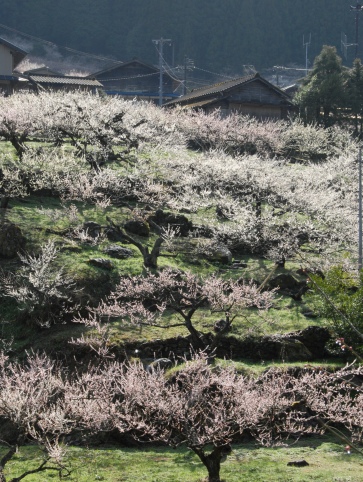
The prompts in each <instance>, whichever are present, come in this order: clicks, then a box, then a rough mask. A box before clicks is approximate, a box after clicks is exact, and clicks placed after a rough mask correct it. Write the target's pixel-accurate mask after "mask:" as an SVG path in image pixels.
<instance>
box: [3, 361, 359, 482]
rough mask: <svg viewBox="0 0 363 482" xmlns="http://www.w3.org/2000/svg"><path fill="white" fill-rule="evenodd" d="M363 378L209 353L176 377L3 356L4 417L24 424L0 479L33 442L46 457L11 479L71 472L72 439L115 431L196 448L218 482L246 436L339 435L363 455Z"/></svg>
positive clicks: (269, 441)
mask: <svg viewBox="0 0 363 482" xmlns="http://www.w3.org/2000/svg"><path fill="white" fill-rule="evenodd" d="M362 376H363V373H362V369H361V368H354V367H352V366H348V367H346V368H345V369H343V370H340V371H337V372H335V373H328V372H325V371H322V370H318V371H312V370H311V369H309V368H308V369H306V370H303V371H302V372H301V373H300V374H298V375H297V376H293V375H292V374H291V373H288V372H286V371H279V370H276V369H275V370H270V371H267V372H266V373H265V374H263V375H262V376H261V377H259V378H257V379H256V378H253V377H246V376H242V375H240V374H238V373H236V371H235V370H234V369H233V368H232V367H221V366H213V365H212V364H211V363H210V357H209V356H207V355H206V354H204V353H199V354H196V355H193V356H192V358H191V360H189V361H186V360H184V364H183V365H181V366H180V367H179V369H178V370H177V371H174V374H173V375H172V376H171V377H170V376H166V374H165V373H164V372H163V371H162V370H160V368H158V367H156V368H153V369H151V370H145V368H144V366H143V365H142V364H141V363H135V362H122V363H120V362H118V361H108V362H107V360H103V362H102V363H99V364H98V366H95V367H93V368H92V367H88V368H87V369H84V368H83V370H82V371H81V372H80V373H73V372H70V371H69V370H65V369H64V368H63V367H62V366H61V365H59V364H56V363H54V362H52V361H51V360H50V359H49V358H47V357H46V356H40V355H29V356H28V358H27V360H26V361H25V362H24V363H18V362H10V361H9V359H8V358H7V357H6V356H5V355H4V354H3V353H2V354H1V357H0V382H1V383H0V416H1V417H2V419H3V420H7V421H11V422H12V423H13V424H14V425H15V427H16V430H17V442H16V443H15V444H13V445H11V444H9V445H8V449H7V450H6V452H5V454H4V455H3V456H2V458H1V460H0V480H1V481H2V482H6V476H5V472H4V470H5V468H6V464H7V463H8V462H9V461H10V460H11V458H12V456H13V455H14V453H15V451H16V448H17V446H21V445H24V444H25V443H27V442H28V441H33V442H34V441H35V442H36V443H37V444H38V445H39V447H40V448H42V449H44V451H45V457H44V460H43V461H42V462H41V463H40V464H39V465H38V466H37V467H36V468H34V469H31V470H29V471H25V472H24V473H22V474H21V475H19V476H18V477H15V478H12V479H11V480H10V481H8V482H18V481H20V480H22V479H23V478H25V477H26V476H27V475H31V474H34V473H40V472H45V471H56V472H58V474H59V475H62V474H63V475H64V474H67V473H69V472H67V468H66V466H65V463H64V453H65V446H64V445H60V443H61V442H62V441H63V439H64V436H65V435H67V434H71V433H72V434H73V436H76V437H78V440H80V441H81V440H83V436H86V437H87V435H89V434H97V433H100V432H109V431H113V430H115V429H116V430H118V431H119V432H121V433H124V432H125V431H127V432H129V433H131V434H133V436H134V437H135V438H136V439H138V440H142V441H143V442H145V441H153V442H162V443H164V444H167V445H169V446H172V447H177V446H179V445H181V444H185V445H187V447H189V448H190V449H191V450H192V451H193V452H194V453H195V454H196V455H197V456H198V457H199V459H200V461H201V462H202V463H203V465H204V466H205V468H206V470H207V471H208V481H209V482H220V470H221V463H222V462H223V460H224V459H225V458H226V456H228V454H229V453H230V452H231V444H233V443H234V442H235V441H237V440H238V437H240V436H241V435H247V436H249V437H253V438H254V439H255V440H256V441H257V442H258V443H259V444H262V445H267V446H271V445H273V444H275V443H276V442H278V443H281V442H283V441H284V440H286V439H292V440H296V439H298V438H299V437H300V436H302V435H304V434H307V433H308V434H310V433H322V432H324V431H326V430H329V431H330V432H331V433H333V434H334V435H335V436H336V437H338V439H339V440H341V441H343V442H344V443H348V444H349V445H350V446H351V447H352V448H353V449H354V450H356V451H357V452H360V453H361V451H360V449H359V446H358V445H359V443H360V442H361V441H362V433H363V414H362V408H363V403H362V396H363V393H362V384H361V383H360V381H361V378H362ZM342 426H343V427H344V428H345V432H342V430H341V427H342Z"/></svg>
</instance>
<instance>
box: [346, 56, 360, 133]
mask: <svg viewBox="0 0 363 482" xmlns="http://www.w3.org/2000/svg"><path fill="white" fill-rule="evenodd" d="M347 95H348V105H349V108H350V111H351V114H352V116H353V122H354V131H355V134H356V135H359V136H360V137H362V131H363V119H362V116H363V65H362V62H361V60H360V59H355V61H354V63H353V68H352V69H351V70H350V71H349V77H348V80H347Z"/></svg>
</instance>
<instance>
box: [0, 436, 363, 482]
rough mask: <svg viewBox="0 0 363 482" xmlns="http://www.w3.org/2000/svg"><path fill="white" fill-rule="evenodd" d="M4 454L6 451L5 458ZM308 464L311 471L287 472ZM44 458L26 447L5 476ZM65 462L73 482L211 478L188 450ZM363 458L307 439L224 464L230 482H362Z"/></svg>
mask: <svg viewBox="0 0 363 482" xmlns="http://www.w3.org/2000/svg"><path fill="white" fill-rule="evenodd" d="M0 453H2V451H1V452H0ZM301 459H304V460H306V461H307V462H308V463H309V466H307V467H300V468H299V467H288V466H287V463H288V462H290V461H294V460H301ZM40 460H41V453H39V451H38V450H37V448H36V447H34V446H28V447H23V448H21V449H20V451H19V453H18V454H17V455H16V456H15V457H14V458H13V459H12V460H11V462H10V463H9V464H7V466H6V471H5V473H6V476H7V477H14V476H16V475H19V474H20V473H21V471H23V470H25V469H28V470H29V469H30V468H34V467H36V464H37V463H39V461H40ZM65 462H66V464H67V466H68V467H70V469H71V475H70V476H69V477H67V478H65V479H64V480H66V481H70V482H93V481H97V480H103V481H107V482H121V481H122V482H202V481H203V480H204V479H205V477H206V475H207V473H206V470H205V468H204V466H203V465H202V464H201V462H200V461H199V459H198V457H197V456H196V455H194V454H193V453H192V452H190V451H189V450H188V449H186V448H184V447H183V448H178V449H176V450H173V449H170V448H166V447H147V448H146V447H145V448H116V447H104V448H92V449H89V448H81V447H70V448H69V450H68V453H67V455H66V458H65ZM362 471H363V458H362V457H361V456H360V455H355V454H351V455H346V454H345V451H344V446H343V445H341V444H338V443H335V441H332V440H331V439H330V438H329V437H326V436H324V437H317V438H314V439H306V440H303V441H300V442H298V443H296V444H295V445H292V446H290V447H275V448H258V447H257V446H256V445H255V444H253V443H247V444H243V445H235V446H233V451H232V454H231V455H230V456H229V457H228V458H227V460H226V462H224V463H223V464H222V468H221V477H222V479H223V480H225V481H226V482H308V481H312V482H313V481H314V482H315V481H320V482H361V481H362ZM24 480H26V481H29V482H46V481H50V480H59V479H58V475H57V474H56V473H52V472H49V473H44V474H35V475H32V476H29V477H27V478H26V479H24Z"/></svg>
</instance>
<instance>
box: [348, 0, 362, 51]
mask: <svg viewBox="0 0 363 482" xmlns="http://www.w3.org/2000/svg"><path fill="white" fill-rule="evenodd" d="M350 9H351V10H353V11H355V58H356V59H357V58H358V50H359V13H360V12H361V11H362V10H363V5H362V4H361V3H359V0H357V5H356V6H355V7H354V6H353V5H351V6H350Z"/></svg>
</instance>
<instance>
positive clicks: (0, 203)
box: [0, 196, 10, 482]
mask: <svg viewBox="0 0 363 482" xmlns="http://www.w3.org/2000/svg"><path fill="white" fill-rule="evenodd" d="M9 201H10V198H9V196H3V197H2V198H0V209H6V208H7V207H8V204H9ZM0 482H1V481H0Z"/></svg>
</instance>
